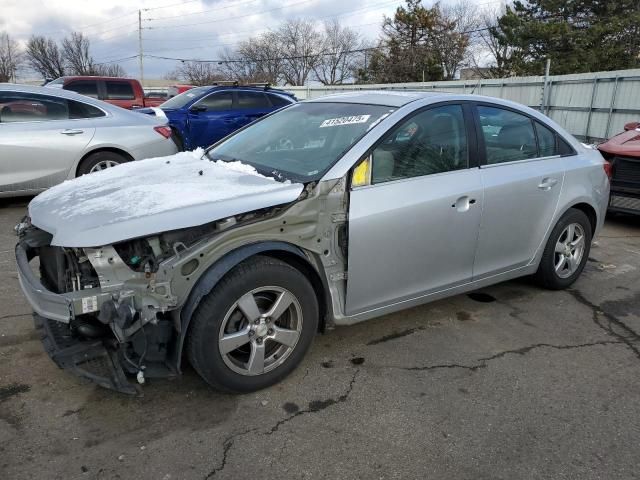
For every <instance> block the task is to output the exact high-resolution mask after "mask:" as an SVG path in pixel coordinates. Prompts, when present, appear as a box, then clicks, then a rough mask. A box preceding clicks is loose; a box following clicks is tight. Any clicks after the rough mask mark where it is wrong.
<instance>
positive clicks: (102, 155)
mask: <svg viewBox="0 0 640 480" xmlns="http://www.w3.org/2000/svg"><path fill="white" fill-rule="evenodd" d="M128 161H129V159H128V158H127V157H125V156H124V155H122V154H120V153H116V152H110V151H102V152H96V153H92V154H91V155H89V156H88V157H87V158H85V159H84V160H83V161H82V163H80V166H78V175H77V176H78V177H79V176H80V175H86V174H87V173H94V172H99V171H101V170H106V169H107V168H111V167H115V166H116V165H120V164H121V163H125V162H128Z"/></svg>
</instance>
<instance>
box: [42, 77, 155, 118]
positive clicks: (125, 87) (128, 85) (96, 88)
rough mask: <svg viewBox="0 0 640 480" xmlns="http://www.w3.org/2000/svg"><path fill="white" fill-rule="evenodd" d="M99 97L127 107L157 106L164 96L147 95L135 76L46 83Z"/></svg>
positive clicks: (70, 79)
mask: <svg viewBox="0 0 640 480" xmlns="http://www.w3.org/2000/svg"><path fill="white" fill-rule="evenodd" d="M46 86H47V87H54V88H62V89H64V90H71V91H73V92H77V93H80V94H82V95H87V96H89V97H93V98H97V99H99V100H103V101H105V102H108V103H111V104H113V105H117V106H119V107H122V108H126V109H129V110H131V109H133V108H143V107H157V106H158V105H160V104H161V103H164V102H165V100H166V99H164V98H157V97H156V98H153V97H145V94H144V90H143V89H142V85H140V82H139V81H138V80H135V79H133V78H116V77H88V76H87V77H85V76H76V77H60V78H57V79H56V80H53V81H51V82H49V83H47V84H46Z"/></svg>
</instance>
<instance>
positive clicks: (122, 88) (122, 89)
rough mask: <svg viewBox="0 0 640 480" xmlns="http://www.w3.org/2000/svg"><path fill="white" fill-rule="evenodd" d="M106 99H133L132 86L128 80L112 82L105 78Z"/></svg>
mask: <svg viewBox="0 0 640 480" xmlns="http://www.w3.org/2000/svg"><path fill="white" fill-rule="evenodd" d="M105 84H106V86H107V99H108V100H134V99H135V98H136V96H135V94H134V93H133V87H132V86H131V84H130V83H129V82H114V81H109V80H107V81H106V82H105Z"/></svg>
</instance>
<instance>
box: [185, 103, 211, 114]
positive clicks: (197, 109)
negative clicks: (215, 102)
mask: <svg viewBox="0 0 640 480" xmlns="http://www.w3.org/2000/svg"><path fill="white" fill-rule="evenodd" d="M189 111H190V112H193V113H198V112H206V111H207V107H206V106H204V105H194V106H192V107H191V108H190V109H189Z"/></svg>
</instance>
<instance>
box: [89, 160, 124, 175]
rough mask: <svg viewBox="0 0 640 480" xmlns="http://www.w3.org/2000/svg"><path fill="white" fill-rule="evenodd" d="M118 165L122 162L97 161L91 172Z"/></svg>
mask: <svg viewBox="0 0 640 480" xmlns="http://www.w3.org/2000/svg"><path fill="white" fill-rule="evenodd" d="M116 165H120V163H119V162H116V161H114V160H103V161H101V162H98V163H96V164H95V165H94V166H93V167H91V170H89V173H94V172H99V171H101V170H105V169H107V168H111V167H115V166H116Z"/></svg>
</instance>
